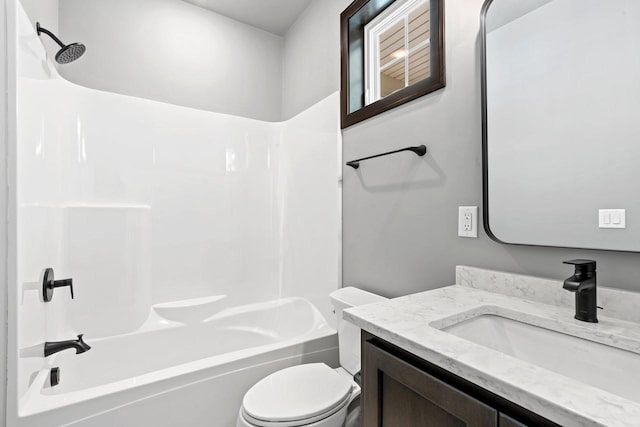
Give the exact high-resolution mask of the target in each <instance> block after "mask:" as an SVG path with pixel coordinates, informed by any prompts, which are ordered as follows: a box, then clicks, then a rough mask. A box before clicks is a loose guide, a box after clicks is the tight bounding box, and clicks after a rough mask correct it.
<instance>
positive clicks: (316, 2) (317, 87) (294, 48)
mask: <svg viewBox="0 0 640 427" xmlns="http://www.w3.org/2000/svg"><path fill="white" fill-rule="evenodd" d="M350 3H351V2H350V1H345V0H313V1H312V2H311V4H310V5H309V7H307V9H305V11H304V12H302V14H301V15H300V17H299V18H298V19H297V20H296V22H295V23H294V24H293V25H292V26H291V28H290V29H289V31H287V34H286V35H285V40H284V58H283V73H282V74H283V77H282V82H283V84H282V115H283V118H284V119H285V120H286V119H289V118H291V117H293V116H295V115H296V114H298V113H299V112H301V111H303V110H305V109H307V108H309V107H311V106H312V105H314V104H315V103H317V102H318V101H320V100H322V99H324V98H326V97H327V96H328V95H329V94H331V93H333V92H335V91H337V90H338V88H339V87H340V20H339V19H338V16H339V15H340V12H342V11H343V10H344V9H345V8H346V7H347V6H348V5H349V4H350Z"/></svg>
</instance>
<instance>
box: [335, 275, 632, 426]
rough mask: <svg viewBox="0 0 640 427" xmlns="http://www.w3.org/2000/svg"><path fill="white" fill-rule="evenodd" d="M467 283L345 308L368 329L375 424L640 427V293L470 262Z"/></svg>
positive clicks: (365, 373)
mask: <svg viewBox="0 0 640 427" xmlns="http://www.w3.org/2000/svg"><path fill="white" fill-rule="evenodd" d="M456 276H457V277H456V285H453V286H448V287H444V288H440V289H436V290H432V291H427V292H422V293H418V294H414V295H408V296H405V297H401V298H396V299H392V300H389V301H386V302H382V303H377V304H372V305H367V306H362V307H355V308H353V309H349V310H347V311H345V313H344V317H345V319H346V320H348V321H350V322H352V323H354V324H356V325H358V326H359V327H361V328H362V330H363V333H362V358H363V363H362V386H363V396H362V409H363V426H365V427H367V426H392V425H416V426H417V425H438V426H440V425H443V426H449V425H452V426H453V425H456V426H457V425H468V426H498V425H499V426H552V425H562V426H633V425H638V420H640V391H638V390H637V387H636V385H635V382H636V381H635V378H637V377H638V375H640V318H639V317H640V316H639V315H638V314H637V313H636V312H635V311H634V310H633V307H634V306H636V307H637V305H638V304H640V294H636V293H631V292H625V291H618V290H614V289H608V288H600V289H598V298H599V305H600V306H602V307H604V310H601V311H600V313H599V317H600V318H599V323H587V322H583V321H579V320H576V319H575V318H574V315H575V312H574V303H575V302H574V296H573V295H572V294H571V293H570V292H567V291H565V290H563V289H562V282H560V281H553V280H546V279H539V278H533V277H526V276H520V275H513V274H507V273H500V272H495V271H489V270H483V269H477V268H470V267H458V268H457V274H456Z"/></svg>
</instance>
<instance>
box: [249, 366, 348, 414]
mask: <svg viewBox="0 0 640 427" xmlns="http://www.w3.org/2000/svg"><path fill="white" fill-rule="evenodd" d="M352 390H353V381H350V379H349V378H346V377H345V376H343V375H340V374H338V373H337V372H336V371H334V370H333V369H331V368H330V367H329V366H327V365H325V364H324V363H310V364H305V365H298V366H293V367H290V368H286V369H283V370H281V371H278V372H275V373H273V374H271V375H269V376H267V377H265V378H263V379H262V380H260V381H259V382H258V383H256V384H255V385H254V386H253V387H252V388H251V389H250V390H249V391H248V392H247V394H245V396H244V399H243V401H242V410H241V412H242V416H243V417H244V418H245V419H246V420H247V421H248V422H250V423H251V424H253V425H255V426H260V427H272V426H278V427H291V426H300V425H305V424H311V423H313V422H316V421H320V420H322V419H325V418H328V417H330V416H331V415H333V414H335V413H337V412H339V411H340V410H342V409H343V408H345V407H346V406H347V404H348V403H349V401H350V399H351V395H352Z"/></svg>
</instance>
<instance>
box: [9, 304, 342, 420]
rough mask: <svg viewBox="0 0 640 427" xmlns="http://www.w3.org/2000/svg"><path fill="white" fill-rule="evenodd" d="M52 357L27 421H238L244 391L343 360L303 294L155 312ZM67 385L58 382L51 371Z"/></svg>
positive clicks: (38, 380) (24, 409)
mask: <svg viewBox="0 0 640 427" xmlns="http://www.w3.org/2000/svg"><path fill="white" fill-rule="evenodd" d="M86 341H87V343H88V344H89V345H90V346H91V347H92V348H91V350H90V351H88V352H86V353H83V354H79V355H76V354H75V353H74V351H72V350H67V351H64V352H61V353H58V354H57V355H55V356H54V357H51V358H50V359H51V360H49V361H48V362H47V363H48V364H47V366H46V367H45V368H43V369H42V370H40V371H39V372H38V373H37V374H36V375H35V379H34V380H33V382H32V383H31V385H30V386H29V389H28V391H27V393H26V394H25V395H24V397H23V399H22V400H21V401H20V405H19V406H20V411H19V420H18V421H19V424H20V425H21V426H42V425H47V426H54V425H73V426H105V427H106V426H115V425H117V426H129V425H131V426H134V425H135V426H147V425H149V426H154V427H158V426H167V427H168V426H181V427H185V426H216V427H217V426H220V427H226V426H234V425H235V418H236V415H237V413H238V409H239V407H240V404H241V401H242V397H243V395H244V393H245V392H246V391H247V390H248V389H249V387H251V386H252V385H253V384H254V383H255V382H257V381H258V380H259V379H261V378H263V377H264V376H266V375H268V374H270V373H272V372H275V371H276V370H279V369H282V368H285V367H288V366H293V365H297V364H300V363H311V362H325V363H327V364H329V365H330V366H337V365H338V351H337V346H338V342H337V335H336V331H335V329H333V328H331V327H330V326H329V325H328V323H327V321H326V319H325V318H324V317H323V316H322V314H321V313H320V312H319V311H318V310H317V309H316V307H314V306H313V305H312V304H311V303H310V302H309V301H307V300H306V299H303V298H288V299H282V300H277V301H271V302H267V303H260V304H252V305H247V306H242V307H235V308H229V309H225V310H222V311H220V312H219V313H218V314H215V315H213V316H212V317H210V318H208V319H206V320H204V321H199V322H193V323H186V324H181V323H178V322H173V321H169V320H167V319H163V318H162V317H160V316H158V315H157V314H156V313H153V312H152V314H151V315H150V318H149V320H148V321H147V322H146V323H145V325H144V326H143V327H142V328H141V329H140V330H138V331H136V332H133V333H129V334H123V335H117V336H112V337H107V338H102V339H97V340H88V339H87V340H86ZM53 367H59V368H60V383H59V384H58V385H57V386H55V387H51V386H50V379H49V378H50V370H51V368H53Z"/></svg>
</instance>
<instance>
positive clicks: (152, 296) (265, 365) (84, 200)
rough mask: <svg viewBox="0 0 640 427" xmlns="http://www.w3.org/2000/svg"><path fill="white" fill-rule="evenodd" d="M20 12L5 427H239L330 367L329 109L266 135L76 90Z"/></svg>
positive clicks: (336, 198)
mask: <svg viewBox="0 0 640 427" xmlns="http://www.w3.org/2000/svg"><path fill="white" fill-rule="evenodd" d="M16 3H17V5H16V10H14V11H13V13H15V20H16V21H15V22H16V26H15V34H14V36H15V39H14V42H15V43H14V46H13V47H12V49H14V50H15V57H16V63H17V70H16V80H17V88H16V99H17V107H18V108H17V111H18V113H17V153H16V156H17V165H18V167H17V188H18V190H17V206H18V234H17V246H18V259H17V282H18V284H17V286H16V288H15V289H10V294H9V296H10V298H13V299H14V300H15V301H16V303H15V306H16V307H17V308H16V309H15V311H14V312H11V313H10V324H11V329H10V331H9V333H10V342H13V343H14V344H15V346H13V345H12V346H11V347H10V348H17V350H16V351H15V352H10V354H9V375H10V378H9V406H8V414H9V421H10V423H12V424H11V425H16V426H42V425H74V426H113V425H124V424H122V420H127V421H126V422H127V423H128V424H127V425H153V426H177V425H181V426H190V425H193V426H196V425H211V426H227V425H234V424H235V420H236V416H237V414H238V408H240V406H241V400H242V396H243V395H244V393H245V392H246V391H247V390H248V389H249V388H250V387H251V386H252V385H253V384H254V383H256V382H257V381H258V380H259V379H261V378H264V377H265V376H266V375H268V374H269V373H271V372H275V371H277V370H279V369H283V368H286V367H288V366H293V365H297V364H300V363H307V362H324V363H327V364H328V365H330V366H332V367H336V366H337V365H338V360H337V359H338V352H337V337H336V331H335V329H334V328H335V325H334V324H333V320H331V310H330V302H329V293H330V292H331V291H333V290H335V289H337V288H338V287H339V271H338V268H339V262H338V261H339V232H340V215H339V212H340V205H339V203H340V188H339V185H340V184H339V182H340V179H339V178H340V154H339V152H340V132H339V118H338V96H337V94H334V95H332V96H330V97H328V98H327V99H325V100H323V101H321V102H319V103H318V104H316V105H315V106H313V107H311V108H310V109H308V110H306V111H305V112H303V113H301V114H300V115H298V116H296V117H294V118H293V119H291V120H289V121H286V122H281V123H268V122H261V121H257V120H250V119H246V118H241V117H234V116H229V115H224V114H217V113H212V112H207V111H200V110H194V109H190V108H185V107H178V106H175V105H169V104H163V103H159V102H154V101H149V100H144V99H139V98H133V97H128V96H123V95H116V94H113V93H107V92H101V91H97V90H92V89H87V88H84V87H80V86H77V85H74V84H72V83H69V82H67V81H65V80H64V79H62V78H61V77H60V76H59V75H58V74H57V73H56V70H55V68H54V67H53V66H52V63H51V62H48V60H47V57H46V55H45V51H44V48H43V46H42V43H41V40H40V39H39V37H38V34H37V32H36V28H34V26H33V25H32V24H31V23H30V22H29V20H28V18H27V16H26V14H25V12H24V10H22V8H21V7H20V5H19V2H16ZM310 195H311V196H310ZM46 268H52V269H53V271H54V272H55V278H56V279H66V278H72V279H73V294H74V298H73V299H72V298H71V292H70V289H69V288H68V287H60V288H56V289H54V291H53V293H52V295H51V300H50V301H48V302H45V301H44V299H43V291H42V280H43V272H44V271H45V269H46ZM65 283H67V284H69V283H68V282H65ZM79 334H83V339H84V340H85V342H86V343H87V345H89V346H90V347H91V349H90V351H87V352H85V353H82V354H75V352H74V351H70V350H67V351H63V352H58V353H55V354H53V355H51V356H49V357H46V358H45V357H44V343H45V342H49V343H51V342H57V341H64V340H72V339H75V338H76V335H79ZM49 348H50V347H49Z"/></svg>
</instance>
